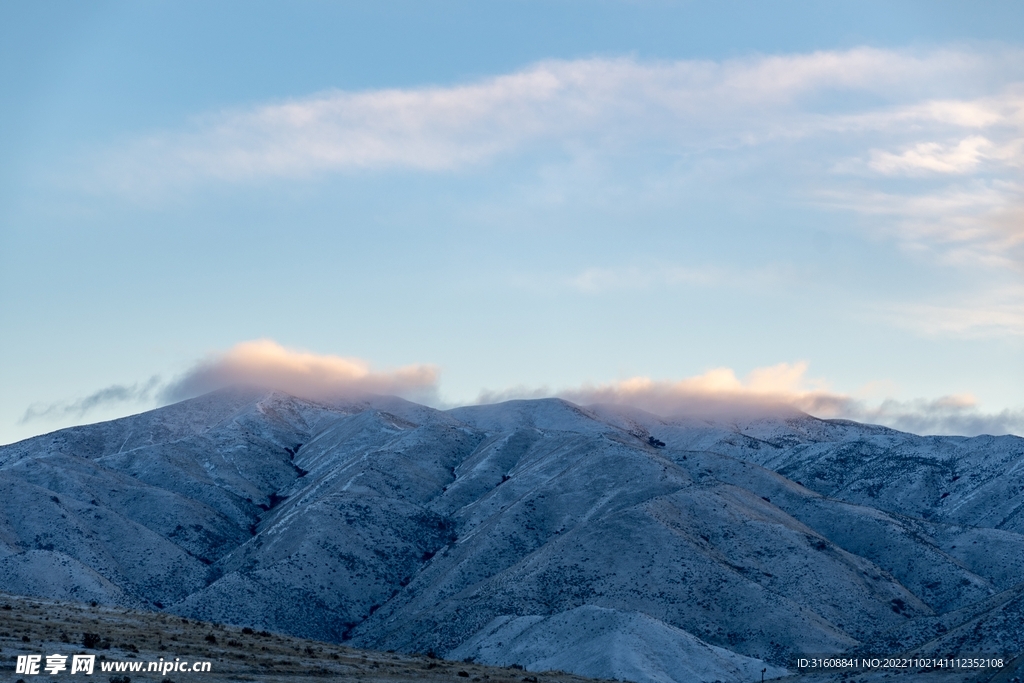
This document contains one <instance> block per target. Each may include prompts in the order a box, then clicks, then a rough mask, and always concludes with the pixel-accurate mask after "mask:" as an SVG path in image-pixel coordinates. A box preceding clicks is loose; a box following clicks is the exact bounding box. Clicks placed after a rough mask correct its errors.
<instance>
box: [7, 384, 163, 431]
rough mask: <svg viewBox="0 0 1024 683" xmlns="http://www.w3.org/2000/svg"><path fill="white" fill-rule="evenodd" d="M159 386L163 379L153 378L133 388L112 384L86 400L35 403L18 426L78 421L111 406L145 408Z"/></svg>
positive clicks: (26, 411) (133, 385)
mask: <svg viewBox="0 0 1024 683" xmlns="http://www.w3.org/2000/svg"><path fill="white" fill-rule="evenodd" d="M159 386H160V378H159V377H158V376H153V377H150V378H149V380H147V381H146V382H141V383H139V382H136V383H135V384H132V385H131V386H128V385H125V384H112V385H110V386H109V387H105V388H103V389H100V390H99V391H95V392H93V393H91V394H89V395H88V396H85V397H84V398H79V399H75V400H73V401H58V402H55V403H47V404H41V403H36V404H33V405H31V406H29V407H28V409H27V410H25V414H24V415H22V416H21V420H19V424H26V423H28V422H35V421H60V420H67V419H69V418H70V419H75V418H81V417H85V416H86V415H88V414H89V413H91V412H93V411H96V410H101V409H104V408H108V407H111V406H119V405H125V404H128V405H133V404H134V405H138V404H143V403H146V402H147V401H150V400H152V399H153V398H154V397H155V395H156V392H157V390H158V387H159Z"/></svg>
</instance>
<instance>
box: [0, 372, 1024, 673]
mask: <svg viewBox="0 0 1024 683" xmlns="http://www.w3.org/2000/svg"><path fill="white" fill-rule="evenodd" d="M652 436H653V437H655V439H659V440H661V441H662V442H665V443H666V444H667V446H666V447H664V448H660V447H657V443H656V442H655V443H654V444H652V443H651V442H649V440H648V437H652ZM1022 461H1024V440H1022V439H1018V438H1016V437H1000V438H998V439H997V438H991V437H978V438H976V439H963V438H958V437H917V436H914V435H910V434H903V433H900V432H895V431H893V430H889V429H885V428H881V427H872V426H867V425H857V424H854V423H847V422H836V421H822V420H816V419H814V418H810V417H803V418H786V419H770V420H747V421H744V422H742V423H724V422H707V421H700V420H664V419H661V418H658V417H656V416H653V415H650V414H648V413H643V412H642V411H636V410H627V409H622V408H615V407H608V406H594V407H591V408H581V407H579V406H575V405H572V404H570V403H567V402H565V401H561V400H557V399H550V400H538V401H512V402H508V403H503V404H497V405H492V406H474V407H466V408H459V409H455V410H451V411H447V412H442V411H436V410H433V409H431V408H428V407H425V406H419V405H416V404H413V403H409V402H407V401H403V400H401V399H396V398H391V397H376V398H372V399H368V400H365V401H361V402H341V403H338V404H316V403H311V402H308V401H303V400H300V399H296V398H293V397H290V396H286V395H283V394H280V393H274V392H263V391H258V390H253V389H237V390H229V391H223V392H217V393H215V394H210V395H207V396H204V397H200V398H199V399H194V400H192V401H186V402H183V403H180V404H176V405H174V406H168V407H167V408H162V409H159V410H156V411H151V412H149V413H145V414H143V415H139V416H135V417H131V418H125V419H123V420H115V421H113V422H108V423H102V424H97V425H89V426H85V427H77V428H72V429H68V430H62V431H61V432H55V433H54V434H50V435H45V436H42V437H37V438H36V439H30V440H27V441H24V442H21V443H18V444H13V445H11V446H6V447H2V448H0V588H6V589H8V590H13V591H19V592H24V593H30V594H37V595H52V596H53V597H70V598H72V599H74V598H75V597H76V596H79V597H78V599H96V600H97V601H100V602H106V603H116V604H124V605H148V606H149V607H150V608H154V609H167V610H170V611H173V612H176V613H179V614H182V615H186V616H193V617H196V618H203V619H209V620H215V621H222V622H229V623H235V624H240V625H249V626H254V627H258V628H268V629H272V630H278V631H284V632H288V633H292V634H295V635H301V636H304V637H313V638H322V639H329V640H346V641H349V642H351V643H352V644H356V645H361V646H368V647H375V648H381V649H384V648H394V649H399V650H404V651H410V652H411V651H419V652H427V651H434V652H437V653H438V654H447V655H449V656H459V657H463V656H473V657H476V658H478V659H480V660H482V661H484V662H488V663H498V664H507V663H512V662H516V663H520V664H524V665H528V666H529V667H531V668H548V667H551V668H561V669H566V670H570V671H573V672H576V673H585V674H588V675H595V676H602V677H620V678H628V679H631V680H637V681H668V680H674V681H684V680H685V681H689V680H700V681H714V680H722V681H733V680H747V679H751V678H752V677H751V676H750V673H751V671H754V672H755V673H759V672H760V668H764V667H765V666H767V667H768V668H769V671H770V672H771V673H772V674H773V675H775V674H779V675H781V674H782V673H783V672H784V669H785V667H786V666H792V662H793V659H794V657H795V656H796V655H798V654H815V653H826V652H843V651H851V650H855V649H858V648H859V649H864V648H877V647H884V648H886V650H885V651H887V652H892V651H895V650H894V648H896V649H900V648H911V647H915V646H920V645H922V644H926V643H929V642H937V641H935V639H936V638H942V637H946V638H947V641H943V643H947V642H948V643H953V642H958V643H961V645H963V646H964V647H967V646H971V647H976V648H982V649H985V648H989V649H992V648H1000V647H1002V648H1010V649H1012V648H1018V649H1019V647H1020V646H1021V643H1020V638H1019V637H1018V636H1016V635H1014V633H1015V632H1014V631H1013V629H1014V627H1015V625H1019V624H1020V623H1022V616H1024V608H1022V601H1021V600H1020V599H1019V598H1018V597H1017V596H1018V595H1019V593H1020V586H1021V585H1024V584H1022V583H1021V582H1022V581H1024V536H1022V535H1021V533H1019V532H1020V526H1019V525H1020V521H1019V519H1020V517H1021V516H1020V515H1018V514H1017V512H1016V511H1017V510H1018V509H1019V508H1020V503H1021V500H1020V497H1019V490H1020V489H1019V488H1015V487H1017V486H1018V484H1017V483H1016V482H1017V480H1018V478H1019V476H1020V475H1018V472H1022V471H1024V468H1022V467H1021V463H1022ZM797 482H801V483H797ZM943 493H946V494H948V495H945V496H943V495H942V494H943ZM986 500H989V501H991V503H990V504H986V503H985V501H986ZM27 511H30V512H27ZM81 596H88V598H85V597H81ZM955 634H967V635H964V636H963V637H962V638H961V640H959V641H954V640H948V639H952V638H955V637H958V636H956V635H955ZM972 634H973V635H972ZM978 634H983V635H978ZM1015 652H1016V650H1015ZM1003 654H1010V653H1003ZM764 662H768V663H769V664H764ZM758 667H760V668H758ZM753 678H756V676H754V677H753Z"/></svg>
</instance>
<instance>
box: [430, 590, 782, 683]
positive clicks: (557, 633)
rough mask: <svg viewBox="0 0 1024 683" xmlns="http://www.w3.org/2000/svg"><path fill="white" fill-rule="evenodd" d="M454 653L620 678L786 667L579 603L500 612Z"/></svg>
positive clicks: (722, 674) (663, 681)
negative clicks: (548, 610)
mask: <svg viewBox="0 0 1024 683" xmlns="http://www.w3.org/2000/svg"><path fill="white" fill-rule="evenodd" d="M450 654H451V656H452V657H454V658H456V659H463V658H465V657H470V658H472V659H474V660H479V661H489V662H494V663H495V664H499V665H509V664H514V663H522V664H523V666H524V667H525V668H526V669H527V670H529V671H567V670H572V671H574V672H575V673H578V674H581V675H585V676H594V677H597V676H603V677H610V678H616V679H619V680H625V681H655V682H657V683H671V682H672V681H679V680H689V681H734V680H751V681H753V680H757V679H758V678H759V677H760V674H761V670H762V669H768V671H767V677H768V678H776V677H779V676H782V675H785V674H786V671H785V669H782V668H779V667H775V666H771V665H770V664H766V663H765V662H762V661H761V660H759V659H752V658H750V657H743V656H740V655H737V654H735V653H734V652H730V651H729V650H726V649H724V648H720V647H715V646H713V645H708V644H707V643H705V642H703V641H701V640H700V639H698V638H694V637H693V636H692V635H690V634H689V633H687V632H686V631H682V630H680V629H677V628H674V627H672V626H669V625H668V624H666V623H664V622H661V621H658V620H657V619H653V618H651V617H649V616H647V615H646V614H642V613H639V612H621V611H618V610H612V609H606V608H602V607H593V606H591V605H584V606H582V607H577V608H575V609H571V610H569V611H567V612H562V613H560V614H556V615H553V616H542V615H531V616H523V617H507V616H505V617H498V618H496V619H494V620H492V621H491V622H490V623H489V624H487V626H485V627H484V628H483V629H481V630H480V631H479V632H477V633H475V634H474V635H473V636H472V637H470V638H469V640H467V641H466V642H465V643H463V644H462V645H461V646H459V647H458V648H456V649H455V650H453V651H452V652H451V653H450Z"/></svg>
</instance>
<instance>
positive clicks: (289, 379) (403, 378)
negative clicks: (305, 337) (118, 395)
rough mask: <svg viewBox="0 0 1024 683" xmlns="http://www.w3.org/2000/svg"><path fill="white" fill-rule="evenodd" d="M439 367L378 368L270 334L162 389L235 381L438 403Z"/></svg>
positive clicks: (316, 393)
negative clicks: (287, 345) (280, 340)
mask: <svg viewBox="0 0 1024 683" xmlns="http://www.w3.org/2000/svg"><path fill="white" fill-rule="evenodd" d="M437 380H438V371H437V368H436V367H434V366H432V365H410V366H407V367H403V368H398V369H396V370H386V371H375V370H372V369H371V368H370V366H369V364H368V363H366V362H365V361H363V360H360V359H358V358H344V357H341V356H334V355H329V354H315V353H310V352H308V351H300V350H296V349H288V348H285V347H283V346H281V345H280V344H278V343H277V342H274V341H271V340H269V339H260V340H256V341H248V342H242V343H240V344H236V345H235V346H233V347H232V348H231V349H229V350H228V351H226V352H224V353H216V354H213V355H211V356H210V357H209V358H207V359H205V360H203V361H200V362H198V363H196V364H195V365H194V366H193V367H192V368H191V369H190V370H188V371H187V372H185V373H184V374H183V375H181V376H180V377H178V378H176V379H175V380H173V381H172V382H170V383H169V384H168V385H167V386H165V387H163V388H162V389H161V390H160V398H161V399H163V400H164V401H166V402H170V401H179V400H182V399H186V398H190V397H193V396H198V395H200V394H204V393H207V392H209V391H214V390H216V389H220V388H223V387H228V386H232V385H251V386H258V387H265V388H268V389H278V390H281V391H284V392H287V393H289V394H292V395H294V396H300V397H303V398H311V399H329V398H338V397H357V396H361V395H366V394H393V395H397V396H403V397H405V398H410V399H413V400H418V401H421V402H427V403H433V402H435V401H436V393H437Z"/></svg>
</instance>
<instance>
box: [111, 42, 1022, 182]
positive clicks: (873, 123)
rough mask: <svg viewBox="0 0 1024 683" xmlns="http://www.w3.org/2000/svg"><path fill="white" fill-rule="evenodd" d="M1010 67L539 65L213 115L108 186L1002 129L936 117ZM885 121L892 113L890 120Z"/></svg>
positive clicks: (805, 61) (976, 113) (126, 161)
mask: <svg viewBox="0 0 1024 683" xmlns="http://www.w3.org/2000/svg"><path fill="white" fill-rule="evenodd" d="M1018 57H1019V55H1018V54H1017V53H1015V52H1013V53H1011V52H1005V51H1004V52H1000V53H989V54H981V53H972V52H965V51H950V50H938V51H932V52H927V53H920V54H918V53H912V52H906V51H892V50H877V49H871V48H859V49H854V50H847V51H841V52H816V53H812V54H798V55H779V56H765V57H751V58H744V59H734V60H727V61H723V62H711V61H692V60H690V61H675V62H640V61H637V60H635V59H586V60H576V61H548V62H542V63H539V64H536V65H533V66H530V67H528V68H525V69H523V70H521V71H517V72H514V73H510V74H505V75H501V76H496V77H492V78H488V79H484V80H481V81H478V82H475V83H468V84H461V85H453V86H446V87H422V88H410V89H385V90H369V91H362V92H347V91H329V92H323V93H319V94H316V95H312V96H309V97H304V98H297V99H293V100H289V101H284V102H278V103H271V104H264V105H260V106H256V107H252V108H247V109H235V110H227V111H223V112H220V113H214V114H209V115H206V116H203V117H200V118H198V119H196V120H194V121H193V122H192V125H191V126H190V128H189V129H188V130H184V131H176V132H161V133H155V134H152V135H150V136H148V137H145V138H143V139H139V140H136V141H135V142H133V143H131V144H129V145H128V146H127V147H126V148H122V149H120V150H118V151H115V152H112V153H111V154H110V155H109V156H108V158H107V160H106V162H105V164H104V171H105V174H104V177H105V180H106V182H113V183H115V184H117V185H121V186H124V187H126V188H135V189H137V188H139V187H141V186H145V185H146V184H156V185H160V184H166V183H172V184H175V183H179V182H189V181H196V180H199V181H203V180H208V179H220V180H228V181H245V180H252V179H260V178H267V177H296V176H298V177H302V176H307V175H310V174H315V173H321V172H325V171H339V170H346V169H367V168H395V167H398V168H413V169H421V170H432V171H437V170H448V169H454V168H460V167H464V166H466V165H472V164H477V163H480V162H483V161H486V160H490V159H493V158H494V157H496V156H498V155H502V154H507V153H510V152H514V151H516V150H520V149H522V148H524V146H529V145H530V144H533V143H537V142H540V141H552V140H555V141H562V142H564V143H573V144H579V143H580V142H582V141H584V140H586V141H587V142H586V143H585V144H586V145H587V146H591V147H592V146H593V145H612V146H615V145H621V144H628V143H629V141H631V140H632V141H636V140H641V139H650V138H652V137H653V138H656V139H658V140H660V141H661V142H662V143H663V144H667V145H669V146H670V147H672V148H675V149H677V150H678V149H681V148H688V147H694V146H696V147H708V146H712V147H714V146H723V145H724V146H734V145H749V144H756V143H757V142H759V141H764V140H767V139H772V138H776V137H791V136H797V137H800V136H806V135H811V134H821V133H823V132H827V131H833V132H834V131H836V130H837V129H839V128H843V129H847V130H848V129H849V128H850V127H853V126H857V127H860V128H872V127H873V128H875V129H879V128H889V127H892V126H893V125H903V126H906V125H908V124H907V121H906V120H907V119H913V120H914V121H915V123H916V124H917V125H920V121H921V120H922V119H924V118H928V117H930V118H931V120H932V122H933V123H935V122H940V123H942V124H943V125H953V126H961V127H962V126H965V125H966V126H969V127H971V128H973V129H978V128H985V127H989V126H994V125H997V124H1001V123H1003V122H1005V120H1006V118H1007V116H1009V114H1008V113H1007V112H1006V111H1004V110H1005V109H1006V105H1002V104H998V103H996V104H993V103H992V102H990V101H989V100H982V101H980V102H971V101H966V102H954V103H948V99H949V98H948V95H949V94H952V93H958V92H962V91H971V90H978V84H979V83H984V84H986V85H987V87H988V89H990V90H991V89H992V88H994V87H998V86H999V85H1000V84H1005V83H1006V82H1007V81H1008V80H1010V81H1012V79H1013V78H1015V77H1020V76H1021V75H1022V74H1024V68H1021V67H1020V66H1019V64H1017V63H1015V62H1014V59H1015V58H1018ZM837 93H861V94H870V95H873V96H874V97H875V98H877V100H878V101H879V102H880V103H879V104H877V105H876V106H874V107H873V108H869V111H867V112H865V111H863V109H864V107H863V106H860V107H856V106H854V113H851V111H850V109H851V106H853V105H844V106H841V107H839V109H838V110H837V109H836V105H835V102H834V101H833V100H834V99H835V97H834V96H835V95H836V94H837ZM987 95H989V93H987V92H982V93H979V97H984V96H987ZM944 96H946V97H944ZM931 100H934V102H932V101H931ZM944 102H945V103H946V104H943V103H944ZM997 104H998V106H997ZM894 105H895V106H897V107H902V109H900V108H897V109H896V110H895V111H890V109H891V108H892V107H893V106H894ZM1000 106H1001V107H1002V109H1000V108H999V107H1000ZM1017 125H1018V128H1019V121H1018V122H1017ZM880 154H883V153H882V152H880Z"/></svg>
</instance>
